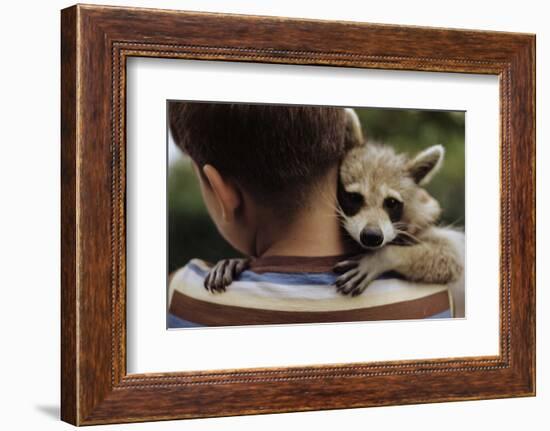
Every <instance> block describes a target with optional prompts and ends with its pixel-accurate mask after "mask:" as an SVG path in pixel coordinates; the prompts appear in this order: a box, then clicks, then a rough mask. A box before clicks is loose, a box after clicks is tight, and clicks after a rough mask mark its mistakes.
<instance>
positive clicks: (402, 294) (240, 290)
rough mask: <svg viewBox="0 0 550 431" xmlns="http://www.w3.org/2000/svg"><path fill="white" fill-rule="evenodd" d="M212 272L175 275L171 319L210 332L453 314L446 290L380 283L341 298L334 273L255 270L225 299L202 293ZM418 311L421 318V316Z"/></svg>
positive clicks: (194, 263) (190, 267)
mask: <svg viewBox="0 0 550 431" xmlns="http://www.w3.org/2000/svg"><path fill="white" fill-rule="evenodd" d="M211 267H212V264H210V263H209V262H206V261H204V260H201V259H193V260H191V261H190V262H189V263H188V264H187V265H185V266H184V267H182V268H180V269H179V270H176V271H175V272H174V273H173V274H172V275H171V280H170V283H169V292H170V293H169V311H170V313H172V314H174V315H177V316H179V317H180V318H184V319H186V320H191V321H195V322H197V321H200V322H202V323H203V324H205V325H207V326H226V325H232V324H233V325H234V324H255V323H256V324H258V323H272V324H273V323H306V322H311V323H314V322H319V321H357V320H387V319H390V320H392V319H395V318H425V317H428V316H433V315H436V314H438V313H439V312H441V311H445V310H449V309H450V298H449V294H448V286H446V285H436V284H431V285H429V284H419V283H411V282H408V281H405V280H401V279H397V278H390V279H380V280H375V281H374V282H373V283H372V284H371V285H370V286H369V288H368V289H367V290H366V291H365V292H364V293H363V294H362V295H360V296H358V297H355V298H353V299H351V298H349V297H347V296H343V295H341V294H340V293H338V292H337V290H336V288H335V287H334V286H333V283H334V281H335V279H336V277H337V275H336V274H334V273H333V272H332V271H331V270H327V271H325V272H319V271H316V272H307V271H302V272H298V271H292V272H286V271H283V270H281V271H276V270H275V268H269V269H268V268H266V267H264V268H262V270H260V269H258V270H257V272H256V270H255V269H254V267H252V268H251V269H248V270H245V271H244V272H243V273H241V275H240V276H239V278H238V279H237V280H235V281H234V282H233V283H232V284H231V285H229V286H228V287H227V290H226V291H225V292H224V293H211V292H209V291H208V290H206V289H205V287H204V279H205V278H206V276H207V274H208V272H209V270H210V268H211ZM266 269H267V271H266ZM419 310H420V311H421V312H422V313H421V314H422V315H418V316H417V315H416V314H418V313H419V312H420V311H419ZM447 317H450V316H447ZM219 319H221V320H220V322H218V320H219Z"/></svg>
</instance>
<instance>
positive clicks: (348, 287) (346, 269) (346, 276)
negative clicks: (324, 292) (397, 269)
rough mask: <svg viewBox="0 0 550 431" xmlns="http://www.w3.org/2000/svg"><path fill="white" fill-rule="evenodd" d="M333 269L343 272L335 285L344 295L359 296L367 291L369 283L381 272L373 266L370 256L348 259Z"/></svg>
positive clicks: (339, 272) (338, 272)
mask: <svg viewBox="0 0 550 431" xmlns="http://www.w3.org/2000/svg"><path fill="white" fill-rule="evenodd" d="M333 271H334V272H336V273H337V274H342V275H340V277H338V278H337V279H336V281H335V282H334V285H335V286H336V290H337V291H338V292H340V293H341V294H342V295H351V296H357V295H360V294H361V293H363V292H364V291H365V289H366V288H367V287H368V286H369V284H370V283H371V282H372V281H373V280H375V279H376V278H378V276H379V275H380V272H379V271H377V270H375V269H374V268H372V265H370V264H369V259H368V258H363V259H361V260H346V261H344V262H340V263H338V264H336V265H335V266H334V268H333Z"/></svg>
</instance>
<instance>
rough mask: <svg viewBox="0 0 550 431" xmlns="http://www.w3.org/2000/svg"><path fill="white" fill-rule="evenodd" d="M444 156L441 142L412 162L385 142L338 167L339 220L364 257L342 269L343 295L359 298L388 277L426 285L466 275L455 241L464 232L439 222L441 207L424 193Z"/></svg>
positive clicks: (339, 268)
mask: <svg viewBox="0 0 550 431" xmlns="http://www.w3.org/2000/svg"><path fill="white" fill-rule="evenodd" d="M443 156H444V149H443V147H442V146H440V145H436V146H433V147H430V148H428V149H426V150H424V151H422V152H420V153H419V154H418V155H416V156H415V157H413V158H412V159H410V158H408V157H407V156H405V155H403V154H396V153H395V151H394V150H393V149H392V148H391V147H389V146H386V145H380V144H371V143H369V144H368V145H365V144H364V145H360V146H357V147H355V148H353V149H352V150H351V151H349V153H348V154H347V156H346V157H345V158H344V160H343V162H342V164H341V167H340V181H339V185H338V202H339V205H340V210H341V211H340V216H341V219H342V225H343V227H344V229H345V230H346V231H347V233H348V234H349V235H350V237H351V238H353V239H354V240H355V241H356V242H357V243H358V244H360V245H361V246H362V247H363V248H364V249H365V254H364V255H363V256H361V258H360V259H358V260H357V259H356V260H349V261H345V262H341V263H339V264H338V265H336V267H335V271H336V272H338V273H341V274H342V275H341V276H340V277H339V278H338V279H337V280H336V282H335V285H336V287H337V289H338V290H339V291H340V292H341V293H343V294H350V295H352V296H355V295H359V294H361V293H362V292H363V291H364V290H365V289H366V288H367V286H368V285H369V284H370V283H371V282H372V281H373V280H374V279H376V278H377V277H379V276H380V275H381V274H383V273H386V272H397V273H399V274H401V275H402V276H403V277H404V278H406V279H407V280H411V281H416V282H425V283H441V284H449V283H452V282H456V281H458V280H459V279H460V278H461V276H462V273H463V257H462V255H461V254H462V252H461V250H460V247H457V241H456V239H457V234H458V236H461V234H460V233H458V232H456V231H454V230H452V229H450V228H442V227H437V226H436V225H435V223H436V221H437V220H438V218H439V216H440V214H441V208H440V206H439V203H438V202H437V201H436V200H435V199H434V198H433V197H432V196H430V195H429V194H428V192H427V191H426V190H425V189H424V188H422V186H423V185H424V184H426V183H428V182H429V180H430V179H431V178H432V177H433V175H435V173H436V172H437V171H438V170H439V168H440V167H441V165H442V162H443ZM453 296H457V295H453ZM458 300H460V298H458Z"/></svg>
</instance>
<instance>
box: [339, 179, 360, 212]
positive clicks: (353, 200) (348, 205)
mask: <svg viewBox="0 0 550 431" xmlns="http://www.w3.org/2000/svg"><path fill="white" fill-rule="evenodd" d="M337 199H338V203H339V204H340V207H341V208H342V211H344V214H345V215H346V216H348V217H352V216H354V215H355V214H357V213H358V212H359V210H360V209H361V208H362V207H363V205H364V204H365V198H364V197H363V195H362V194H360V193H350V192H348V191H346V189H344V186H343V185H342V182H341V181H340V179H338V191H337Z"/></svg>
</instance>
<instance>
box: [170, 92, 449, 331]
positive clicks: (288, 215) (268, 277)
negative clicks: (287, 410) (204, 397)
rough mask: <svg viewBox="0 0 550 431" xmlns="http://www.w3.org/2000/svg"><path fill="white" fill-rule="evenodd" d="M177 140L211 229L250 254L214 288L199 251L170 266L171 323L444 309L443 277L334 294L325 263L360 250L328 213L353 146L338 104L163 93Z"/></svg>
mask: <svg viewBox="0 0 550 431" xmlns="http://www.w3.org/2000/svg"><path fill="white" fill-rule="evenodd" d="M169 111H170V112H169V121H170V128H171V132H172V135H173V137H174V140H175V142H176V143H177V145H178V146H179V147H180V148H182V150H183V151H184V152H186V153H187V154H188V155H189V156H190V158H191V159H192V162H193V168H194V171H195V173H196V175H197V177H198V179H199V183H200V188H201V192H202V196H203V198H204V202H205V204H206V207H207V209H208V212H209V214H210V216H211V218H212V220H213V221H214V223H215V224H216V227H217V228H218V230H219V232H220V234H221V235H222V236H223V237H224V238H225V239H226V240H227V241H228V242H229V243H230V244H231V245H232V246H233V247H234V248H235V249H237V250H238V251H240V252H241V253H242V254H244V255H245V256H250V259H249V260H248V261H244V260H243V261H238V262H236V263H235V264H234V265H233V266H232V267H229V266H228V271H230V270H232V269H234V268H235V267H236V266H237V265H241V266H243V267H244V265H246V266H247V269H246V270H245V271H244V272H242V274H240V276H238V277H237V279H236V281H234V282H233V283H232V284H231V285H229V286H228V288H227V289H226V291H224V292H223V294H219V293H216V292H215V291H211V290H210V291H209V290H207V289H205V287H204V285H205V283H204V281H205V279H206V277H207V275H208V272H209V270H210V269H211V267H212V266H211V265H210V264H207V263H206V262H203V261H200V260H198V259H194V260H192V261H191V262H190V263H188V264H187V265H186V266H185V267H183V268H181V269H179V270H177V271H176V272H175V273H174V274H172V276H171V278H170V282H169V322H168V326H169V327H172V328H173V327H192V326H230V325H246V324H279V323H310V322H341V321H358V320H386V319H412V318H425V317H450V316H451V310H450V309H451V304H450V299H449V293H448V289H447V287H446V286H442V285H424V284H423V285H419V284H413V283H408V282H406V281H404V280H399V279H386V280H379V281H375V282H374V283H373V284H372V285H371V286H370V287H369V289H367V291H366V292H365V293H364V294H363V295H361V296H358V297H356V298H353V299H351V298H348V297H344V296H342V295H339V294H338V292H337V291H336V289H335V288H334V286H332V283H333V282H334V281H335V279H336V274H333V273H332V267H333V266H334V265H335V264H336V263H338V262H340V261H341V260H344V259H346V258H349V257H350V256H353V255H354V254H357V253H358V250H357V249H356V245H355V244H354V243H353V242H350V241H347V240H346V238H345V236H344V235H343V232H342V229H341V226H340V222H339V219H338V216H337V210H336V208H337V184H338V167H339V163H340V161H341V160H342V158H343V156H344V155H345V154H346V152H347V151H348V150H349V149H350V147H351V146H352V145H353V144H355V143H356V142H354V139H352V138H353V137H354V136H355V138H356V139H360V138H359V137H358V136H357V134H355V135H353V133H352V131H353V130H356V129H354V126H355V123H353V124H352V123H350V121H349V118H350V117H349V116H348V115H347V114H346V111H345V110H344V109H342V108H332V107H309V106H273V105H271V106H270V105H243V104H221V103H195V102H193V103H188V102H172V103H171V104H170V106H169Z"/></svg>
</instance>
